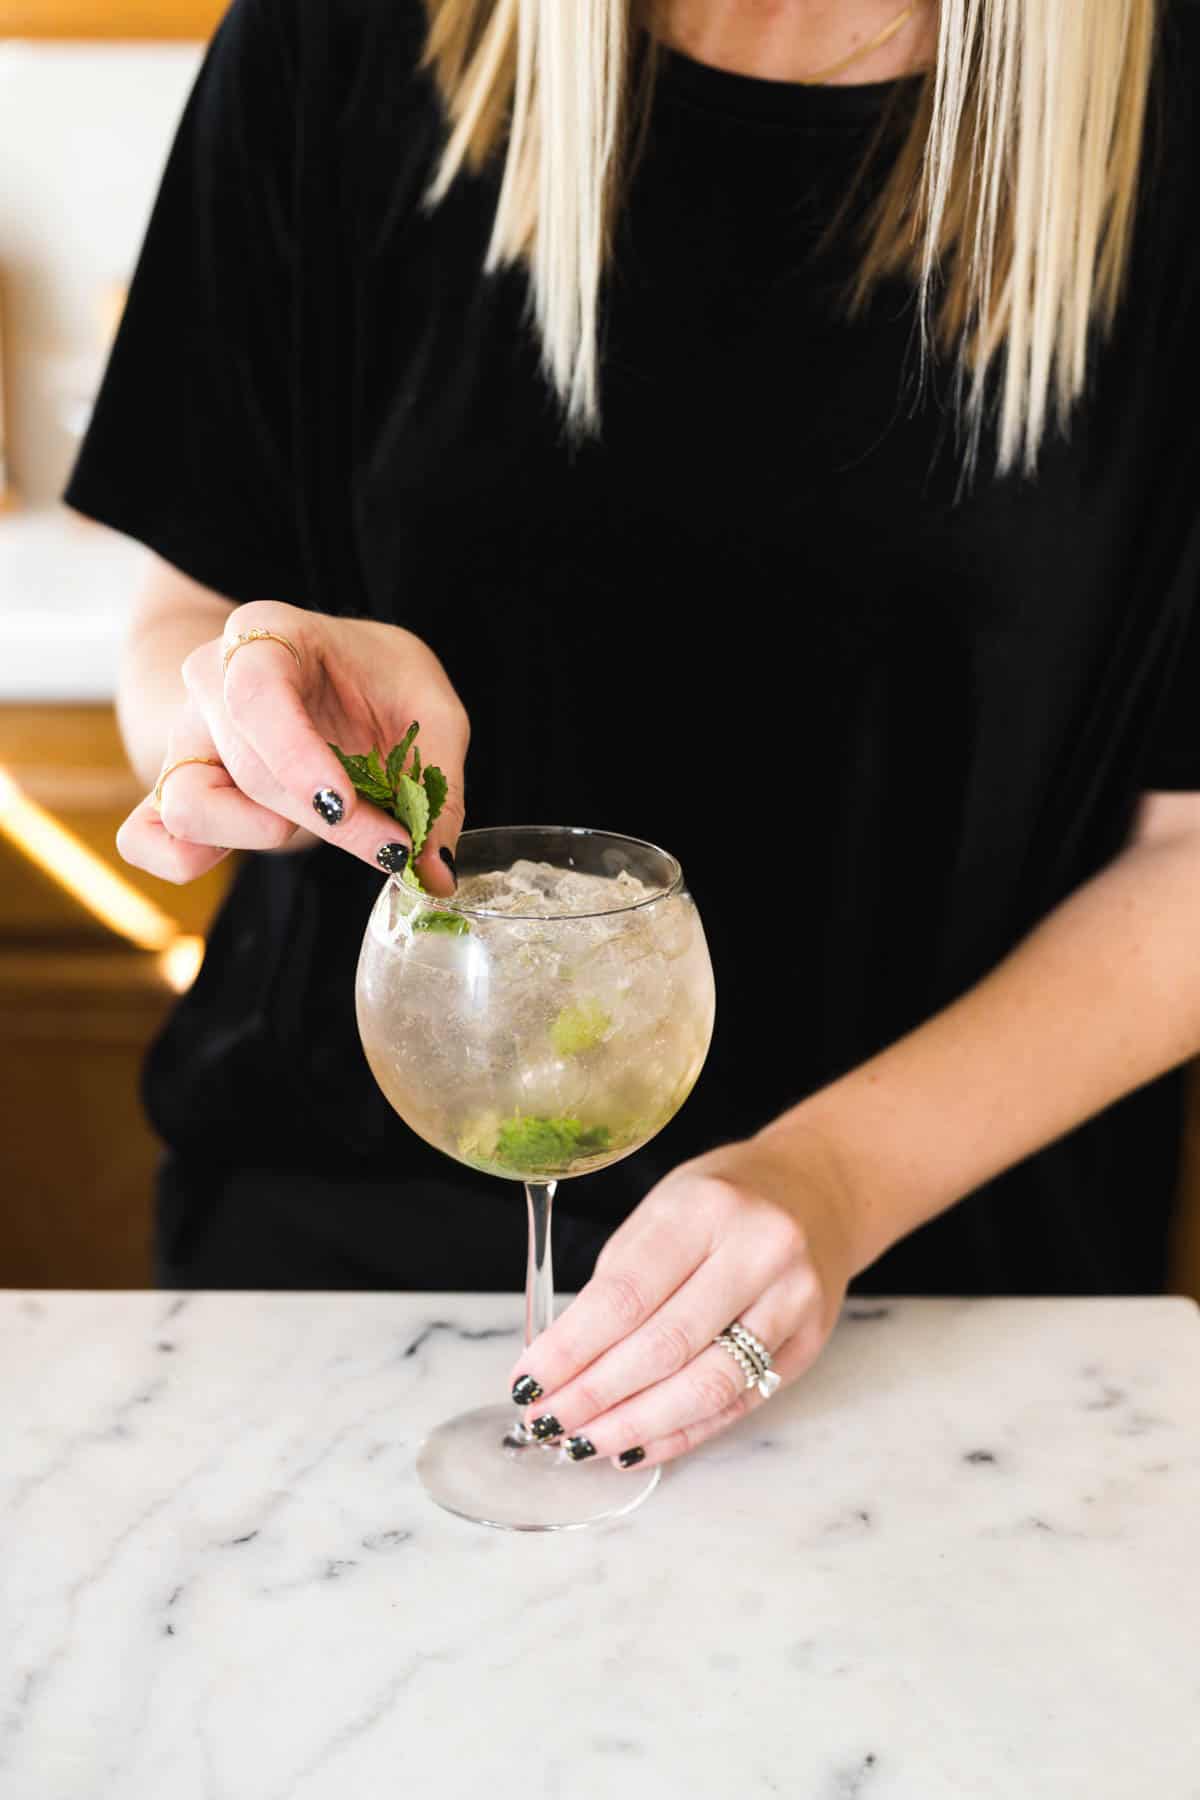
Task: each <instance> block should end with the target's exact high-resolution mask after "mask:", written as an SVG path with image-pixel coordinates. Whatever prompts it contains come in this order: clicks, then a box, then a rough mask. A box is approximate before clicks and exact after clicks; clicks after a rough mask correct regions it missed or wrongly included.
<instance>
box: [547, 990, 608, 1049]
mask: <svg viewBox="0 0 1200 1800" xmlns="http://www.w3.org/2000/svg"><path fill="white" fill-rule="evenodd" d="M611 1024H612V1019H611V1017H610V1015H609V1014H608V1013H606V1012H605V1010H604V1008H603V1007H602V1006H601V1004H600V1002H599V1001H598V1000H580V1001H578V1002H577V1003H576V1004H575V1005H574V1006H564V1007H563V1009H562V1011H561V1012H560V1013H559V1015H558V1017H557V1018H556V1019H555V1021H554V1023H553V1025H551V1027H550V1042H551V1043H552V1044H553V1045H554V1048H555V1049H556V1050H557V1052H558V1054H559V1055H560V1056H579V1055H580V1054H581V1053H582V1052H583V1051H584V1050H594V1049H595V1047H596V1045H597V1044H598V1043H599V1042H600V1040H601V1038H602V1037H603V1036H604V1034H605V1032H606V1031H607V1030H608V1028H609V1026H610V1025H611Z"/></svg>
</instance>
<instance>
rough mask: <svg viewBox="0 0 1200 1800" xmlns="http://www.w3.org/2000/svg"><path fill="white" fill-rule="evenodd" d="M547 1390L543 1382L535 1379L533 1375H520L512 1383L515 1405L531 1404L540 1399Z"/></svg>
mask: <svg viewBox="0 0 1200 1800" xmlns="http://www.w3.org/2000/svg"><path fill="white" fill-rule="evenodd" d="M545 1391H546V1390H545V1388H544V1387H543V1386H542V1384H541V1382H540V1381H535V1380H534V1378H533V1376H532V1375H518V1376H517V1379H516V1380H515V1381H514V1382H513V1385H512V1397H513V1405H514V1406H529V1405H531V1404H532V1402H533V1401H534V1400H540V1399H541V1397H542V1395H543V1394H544V1393H545Z"/></svg>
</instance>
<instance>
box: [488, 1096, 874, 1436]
mask: <svg viewBox="0 0 1200 1800" xmlns="http://www.w3.org/2000/svg"><path fill="white" fill-rule="evenodd" d="M799 1142H800V1140H799V1139H798V1138H797V1136H796V1134H795V1133H794V1132H792V1133H791V1134H790V1136H789V1140H788V1142H787V1144H786V1146H784V1145H782V1144H781V1143H780V1142H779V1141H778V1139H776V1138H774V1137H772V1134H771V1131H770V1129H769V1128H768V1130H767V1131H765V1132H762V1133H759V1134H758V1135H757V1136H756V1137H753V1138H750V1139H748V1140H746V1141H745V1142H742V1143H738V1144H730V1145H726V1146H723V1147H722V1148H721V1149H719V1150H715V1151H713V1152H711V1153H710V1154H709V1155H707V1156H703V1157H699V1158H697V1160H696V1161H694V1162H690V1163H685V1164H683V1166H682V1167H680V1168H678V1169H675V1170H673V1171H672V1173H671V1174H670V1175H668V1176H667V1177H666V1179H665V1180H663V1181H661V1182H659V1184H658V1186H657V1187H656V1188H653V1189H652V1190H651V1192H650V1193H649V1194H647V1196H646V1198H645V1199H644V1200H643V1201H642V1202H641V1204H640V1205H639V1206H638V1207H637V1208H636V1209H635V1210H634V1211H633V1212H632V1213H631V1214H630V1216H629V1217H628V1218H627V1219H626V1220H625V1221H624V1223H623V1224H622V1225H621V1226H620V1227H619V1228H618V1230H617V1231H616V1232H614V1234H613V1236H612V1237H611V1238H610V1239H609V1240H608V1242H607V1243H606V1245H605V1246H604V1249H603V1250H602V1251H601V1253H600V1256H599V1257H598V1258H597V1261H596V1269H595V1273H594V1274H593V1276H592V1279H591V1280H590V1281H589V1282H588V1284H587V1286H586V1287H585V1288H584V1289H583V1290H582V1292H581V1293H580V1294H579V1295H578V1297H577V1298H576V1299H575V1300H573V1301H572V1303H571V1304H570V1306H568V1307H567V1309H566V1311H565V1312H564V1313H563V1314H562V1316H561V1318H559V1319H557V1320H556V1321H555V1323H554V1324H553V1325H551V1326H550V1328H549V1329H548V1330H547V1331H544V1332H543V1333H542V1335H541V1336H540V1337H539V1338H537V1339H535V1341H534V1342H533V1343H532V1344H531V1345H529V1347H528V1348H527V1349H526V1350H525V1351H524V1352H523V1354H522V1356H521V1359H520V1361H519V1363H518V1364H517V1365H516V1367H515V1368H514V1370H513V1376H514V1390H515V1391H514V1396H513V1397H514V1399H516V1400H518V1402H520V1400H522V1399H523V1398H524V1397H525V1395H527V1394H528V1392H529V1389H527V1388H525V1389H517V1387H516V1384H517V1382H519V1381H520V1378H521V1377H523V1376H529V1377H532V1379H533V1381H534V1382H535V1383H536V1384H537V1385H538V1386H539V1387H540V1388H541V1390H542V1391H541V1393H540V1394H539V1395H538V1396H537V1398H536V1399H535V1400H534V1401H533V1403H532V1404H531V1405H530V1406H529V1407H528V1413H527V1422H528V1423H529V1424H530V1425H533V1424H534V1423H535V1422H536V1421H537V1420H539V1419H548V1420H549V1422H550V1423H549V1425H543V1426H542V1427H541V1428H540V1429H539V1431H538V1435H539V1436H541V1435H544V1436H546V1437H550V1436H557V1435H558V1431H556V1430H554V1429H552V1428H553V1427H555V1426H557V1427H558V1428H559V1429H560V1430H561V1432H562V1435H563V1436H564V1437H565V1438H566V1439H568V1440H569V1441H568V1443H567V1449H568V1450H569V1451H570V1452H571V1454H572V1455H575V1456H577V1457H578V1458H580V1459H582V1458H584V1457H587V1456H591V1455H593V1454H595V1455H598V1456H610V1457H615V1458H619V1457H621V1456H622V1455H625V1454H626V1453H628V1452H632V1451H636V1450H641V1451H642V1452H644V1454H643V1455H641V1456H634V1457H633V1458H632V1460H630V1461H627V1462H626V1463H625V1464H623V1465H622V1466H626V1467H633V1466H634V1465H635V1464H637V1465H638V1466H642V1467H647V1468H648V1467H650V1466H651V1465H652V1464H654V1463H662V1462H669V1461H670V1459H671V1458H672V1457H675V1456H678V1455H680V1454H681V1452H683V1451H685V1450H692V1449H694V1448H695V1446H696V1445H697V1444H701V1443H703V1442H704V1440H705V1438H710V1437H712V1436H713V1435H714V1434H715V1433H716V1432H718V1431H723V1430H724V1429H725V1427H726V1426H727V1425H732V1424H733V1423H734V1421H735V1420H736V1419H740V1418H743V1417H744V1416H745V1414H746V1413H748V1412H750V1411H752V1410H753V1409H754V1408H755V1407H757V1406H761V1405H762V1404H763V1402H762V1400H761V1398H760V1396H759V1395H758V1393H757V1391H756V1390H755V1389H753V1388H751V1389H749V1390H747V1388H746V1386H745V1378H744V1376H743V1375H742V1373H741V1371H740V1369H739V1367H738V1365H737V1363H736V1362H735V1361H734V1359H733V1357H732V1356H730V1355H729V1353H728V1352H727V1351H726V1350H723V1349H722V1348H721V1347H720V1346H719V1345H717V1344H714V1343H713V1339H714V1338H715V1337H716V1336H717V1334H718V1333H719V1332H721V1331H723V1330H724V1328H725V1327H726V1326H727V1325H729V1324H731V1323H733V1321H734V1320H738V1321H740V1322H741V1323H742V1324H744V1325H745V1326H747V1328H748V1329H749V1330H750V1331H752V1332H754V1333H755V1335H756V1336H757V1337H759V1338H761V1339H762V1341H763V1343H764V1344H765V1345H766V1347H767V1349H768V1350H769V1351H770V1352H771V1354H772V1356H773V1359H774V1368H775V1371H776V1373H777V1374H779V1375H780V1376H781V1377H782V1379H783V1380H784V1381H785V1382H788V1381H793V1380H795V1378H796V1376H797V1375H801V1374H803V1372H804V1371H805V1369H807V1368H808V1367H809V1366H810V1365H811V1364H812V1363H813V1362H814V1361H815V1359H816V1357H817V1356H818V1355H819V1353H820V1351H821V1349H822V1348H823V1346H824V1344H825V1341H826V1339H827V1338H828V1336H829V1334H830V1332H831V1331H832V1329H833V1326H834V1323H835V1321H836V1319H837V1316H838V1311H839V1309H840V1307H841V1304H842V1300H843V1298H844V1296H845V1292H846V1287H847V1284H848V1282H849V1280H850V1278H851V1276H852V1275H853V1274H855V1273H856V1272H857V1263H856V1258H855V1251H854V1238H855V1231H854V1208H853V1203H852V1199H851V1196H850V1194H849V1192H848V1190H847V1188H846V1185H845V1183H844V1181H843V1179H842V1176H841V1173H840V1170H839V1167H838V1164H837V1162H836V1159H835V1158H834V1157H833V1156H832V1154H831V1153H830V1151H829V1149H828V1148H827V1146H826V1145H825V1144H824V1143H823V1142H822V1141H821V1140H820V1138H818V1137H816V1136H815V1135H814V1137H813V1139H812V1141H811V1143H808V1144H805V1145H804V1147H802V1148H801V1147H798V1145H799Z"/></svg>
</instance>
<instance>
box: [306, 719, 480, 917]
mask: <svg viewBox="0 0 1200 1800" xmlns="http://www.w3.org/2000/svg"><path fill="white" fill-rule="evenodd" d="M420 729H421V727H420V726H419V725H418V724H417V722H416V720H415V719H414V720H413V722H412V724H411V725H410V726H409V728H408V730H407V731H406V732H405V734H404V736H403V737H402V738H401V740H400V742H399V743H398V744H394V745H393V746H392V748H391V750H389V751H388V755H387V761H386V763H385V762H384V759H383V757H382V756H381V755H380V753H379V746H378V745H377V744H372V746H371V748H370V751H369V752H368V754H367V755H366V756H354V755H351V754H349V753H348V752H347V751H345V750H339V748H338V746H337V745H336V744H330V746H329V748H330V749H331V750H332V751H333V754H334V755H335V756H336V757H337V759H338V761H339V762H340V763H341V765H342V767H343V769H345V771H346V773H347V775H348V776H349V777H350V780H351V781H352V782H353V784H354V791H355V793H357V794H361V795H362V797H363V799H364V800H370V801H371V802H372V803H373V805H375V806H381V807H382V808H383V809H384V811H385V812H388V813H390V814H391V816H392V817H393V819H396V820H398V822H399V823H400V824H401V825H403V826H404V827H405V828H406V829H407V831H408V834H409V836H410V837H411V839H412V857H411V859H410V861H409V865H408V867H407V868H406V869H405V871H404V875H403V877H402V879H403V880H404V882H405V883H406V884H407V886H409V887H411V888H414V889H415V890H416V891H417V892H418V893H421V894H423V893H424V892H425V889H424V888H423V887H422V885H421V880H420V877H419V876H418V875H416V874H415V872H414V870H413V867H412V864H413V862H415V860H416V858H417V857H418V856H419V855H420V854H421V851H422V850H423V849H424V847H425V841H426V839H427V838H428V836H429V828H430V826H431V825H432V824H433V822H434V820H435V819H436V818H437V816H438V814H439V813H440V812H441V810H442V807H443V806H444V805H445V804H446V789H447V783H446V777H445V776H444V775H443V774H442V771H441V770H440V769H437V768H433V767H429V768H424V769H423V768H422V766H421V752H420V751H419V750H418V749H417V747H416V737H417V733H418V731H419V730H420ZM410 750H411V751H412V765H411V767H410V769H409V770H408V772H407V774H406V773H405V769H404V764H405V760H406V759H407V757H408V753H409V751H410ZM427 929H435V930H439V931H445V930H449V929H450V927H449V926H444V925H439V926H436V927H432V928H427ZM462 929H463V930H466V929H467V927H466V925H465V923H464V925H463V927H462Z"/></svg>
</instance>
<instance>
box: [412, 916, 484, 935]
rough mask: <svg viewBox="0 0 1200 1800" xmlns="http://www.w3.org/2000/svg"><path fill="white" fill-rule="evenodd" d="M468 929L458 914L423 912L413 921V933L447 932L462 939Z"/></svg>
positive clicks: (465, 922)
mask: <svg viewBox="0 0 1200 1800" xmlns="http://www.w3.org/2000/svg"><path fill="white" fill-rule="evenodd" d="M470 929H471V927H470V926H469V925H468V924H467V921H466V920H465V919H464V918H463V917H462V915H461V914H460V913H444V912H423V913H418V914H417V916H416V918H415V919H414V920H413V930H414V931H448V932H449V933H450V934H451V936H452V937H462V935H463V933H464V932H466V931H470Z"/></svg>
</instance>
